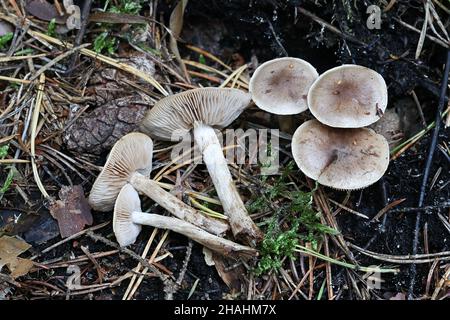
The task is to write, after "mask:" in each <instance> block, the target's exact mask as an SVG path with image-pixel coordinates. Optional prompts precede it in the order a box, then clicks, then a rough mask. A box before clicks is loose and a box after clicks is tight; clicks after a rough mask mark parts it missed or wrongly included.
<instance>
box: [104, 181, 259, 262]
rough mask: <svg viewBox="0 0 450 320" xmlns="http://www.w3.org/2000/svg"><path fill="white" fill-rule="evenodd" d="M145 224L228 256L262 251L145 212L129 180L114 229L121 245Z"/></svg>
mask: <svg viewBox="0 0 450 320" xmlns="http://www.w3.org/2000/svg"><path fill="white" fill-rule="evenodd" d="M141 225H148V226H152V227H156V228H162V229H168V230H171V231H174V232H176V233H180V234H182V235H184V236H186V237H188V238H190V239H192V240H194V241H196V242H198V243H200V244H202V245H203V246H205V247H207V248H209V249H211V250H214V251H216V252H219V253H221V254H223V255H226V256H232V257H233V256H235V257H237V256H246V257H252V256H256V255H257V253H258V252H257V251H256V250H255V249H253V248H250V247H246V246H243V245H240V244H237V243H235V242H232V241H230V240H227V239H224V238H221V237H218V236H215V235H212V234H210V233H208V232H206V231H205V230H202V229H201V228H199V227H196V226H194V225H193V224H190V223H189V222H186V221H183V220H180V219H177V218H172V217H166V216H161V215H158V214H150V213H145V212H141V201H140V199H139V195H138V193H137V192H136V190H135V189H134V188H133V187H132V186H131V185H130V184H128V183H127V184H125V185H124V186H123V187H122V189H121V190H120V192H119V195H118V196H117V200H116V204H115V206H114V218H113V229H114V234H115V235H116V239H117V242H118V243H119V244H120V246H122V247H124V246H127V245H130V244H132V243H134V242H135V241H136V238H137V236H138V235H139V233H140V231H141Z"/></svg>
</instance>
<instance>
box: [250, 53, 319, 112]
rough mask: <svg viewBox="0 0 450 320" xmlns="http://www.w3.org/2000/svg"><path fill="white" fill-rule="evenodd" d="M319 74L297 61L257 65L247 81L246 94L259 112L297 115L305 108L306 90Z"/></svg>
mask: <svg viewBox="0 0 450 320" xmlns="http://www.w3.org/2000/svg"><path fill="white" fill-rule="evenodd" d="M318 76H319V74H318V73H317V71H316V69H315V68H314V67H313V66H312V65H311V64H310V63H308V62H306V61H305V60H302V59H298V58H291V57H286V58H278V59H273V60H269V61H267V62H265V63H263V64H262V65H260V66H259V67H258V68H257V69H256V70H255V72H254V73H253V76H252V78H251V79H250V84H249V91H250V93H251V95H252V99H253V101H254V102H255V104H256V105H257V106H258V107H259V108H260V109H262V110H264V111H267V112H270V113H274V114H280V115H287V114H297V113H300V112H303V111H305V110H307V109H308V104H307V94H308V90H309V88H310V87H311V85H312V84H313V82H314V81H315V80H316V79H317V77H318Z"/></svg>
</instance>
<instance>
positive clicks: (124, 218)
mask: <svg viewBox="0 0 450 320" xmlns="http://www.w3.org/2000/svg"><path fill="white" fill-rule="evenodd" d="M141 211H142V210H141V200H140V199H139V195H138V193H137V191H136V190H135V189H134V188H133V187H132V186H131V185H130V184H128V183H127V184H126V185H124V186H123V187H122V189H121V190H120V192H119V194H118V196H117V200H116V203H115V205H114V217H113V230H114V234H115V236H116V239H117V242H118V243H119V244H120V246H121V247H125V246H127V245H129V244H132V243H134V242H135V241H136V238H137V236H138V235H139V233H140V232H141V225H140V224H136V223H134V222H133V218H132V214H133V212H141Z"/></svg>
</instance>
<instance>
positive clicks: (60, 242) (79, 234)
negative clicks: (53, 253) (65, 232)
mask: <svg viewBox="0 0 450 320" xmlns="http://www.w3.org/2000/svg"><path fill="white" fill-rule="evenodd" d="M107 224H109V221H107V222H103V223H101V224H99V225H96V226H93V227H90V228H88V229H84V230H82V231H80V232H77V233H75V234H74V235H71V236H70V237H67V238H65V239H63V240H61V241H59V242H57V243H55V244H53V245H51V246H50V247H47V248H45V249H44V250H42V251H41V252H40V253H39V254H37V255H35V256H33V257H31V258H30V260H35V259H36V258H37V257H39V256H40V255H42V254H44V253H47V252H49V251H50V250H53V249H55V248H56V247H59V246H60V245H62V244H64V243H66V242H68V241H70V240H73V239H76V238H78V237H79V236H82V235H83V234H85V233H87V232H90V231H94V230H98V229H101V228H103V227H104V226H106V225H107Z"/></svg>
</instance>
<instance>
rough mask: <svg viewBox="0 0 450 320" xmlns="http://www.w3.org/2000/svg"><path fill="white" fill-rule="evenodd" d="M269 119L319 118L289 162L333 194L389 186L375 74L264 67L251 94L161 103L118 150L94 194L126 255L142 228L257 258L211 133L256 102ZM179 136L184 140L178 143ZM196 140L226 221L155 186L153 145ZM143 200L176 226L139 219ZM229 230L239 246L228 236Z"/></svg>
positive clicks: (298, 135) (292, 63)
mask: <svg viewBox="0 0 450 320" xmlns="http://www.w3.org/2000/svg"><path fill="white" fill-rule="evenodd" d="M251 100H253V101H254V102H255V104H256V105H257V106H258V107H259V108H261V109H262V110H265V111H267V112H270V113H274V114H277V115H292V114H298V113H301V112H304V111H306V110H308V109H309V110H310V111H311V113H312V114H313V116H314V117H315V118H316V119H313V120H309V121H306V122H305V123H303V124H302V125H301V126H300V127H299V128H297V130H296V131H295V133H294V136H293V139H292V154H293V156H294V159H295V161H296V163H297V165H298V167H299V168H300V170H301V171H302V172H303V173H304V174H305V175H307V176H308V177H310V178H312V179H315V180H317V181H318V182H319V183H321V184H323V185H325V186H329V187H332V188H336V189H346V190H353V189H360V188H364V187H366V186H368V185H370V184H372V183H374V182H376V181H377V180H378V179H380V178H381V177H382V175H383V174H384V172H385V171H386V169H387V166H388V164H389V145H388V142H387V141H386V139H385V138H384V137H383V136H381V135H379V134H377V133H376V132H375V131H373V130H372V129H369V128H364V127H366V126H368V125H371V124H373V123H374V122H376V121H377V120H378V119H380V118H381V117H382V115H383V114H384V111H385V109H386V106H387V88H386V84H385V82H384V79H383V77H382V76H381V75H379V74H378V73H377V72H375V71H373V70H371V69H368V68H365V67H362V66H357V65H343V66H340V67H337V68H334V69H331V70H328V71H327V72H325V73H323V74H322V75H320V76H319V74H318V73H317V71H316V69H315V68H314V67H313V66H312V65H311V64H309V63H308V62H306V61H304V60H301V59H297V58H280V59H274V60H271V61H268V62H266V63H264V64H262V65H261V66H259V67H258V68H257V69H256V71H255V72H254V74H253V76H252V78H251V79H250V83H249V93H247V92H244V91H242V90H238V89H229V88H198V89H192V90H187V91H184V92H182V93H178V94H174V95H171V96H168V97H165V98H163V99H161V100H159V101H158V102H157V103H156V104H155V105H154V106H153V107H152V108H151V109H150V110H148V111H147V113H146V116H145V118H144V120H143V121H142V123H141V126H140V129H141V131H142V132H143V133H138V132H134V133H130V134H127V135H125V136H124V137H122V138H121V139H120V140H119V141H118V142H117V143H116V144H115V145H114V147H113V148H112V150H111V152H110V154H109V156H108V159H107V161H106V163H105V166H104V168H103V170H102V172H101V173H100V175H99V176H98V177H97V180H96V181H95V183H94V185H93V187H92V190H91V192H90V195H89V202H90V204H91V206H92V208H93V209H95V210H97V211H110V210H112V209H114V219H113V227H114V233H115V235H116V238H117V241H118V242H119V244H120V245H121V246H126V245H129V244H132V243H134V242H135V240H136V237H137V236H138V234H139V233H140V230H141V226H142V225H150V226H154V227H158V228H164V229H169V230H172V231H174V232H178V233H181V234H184V235H186V236H188V237H190V238H191V239H193V240H194V241H196V242H198V243H200V244H202V245H204V246H206V247H208V248H210V249H211V250H214V251H216V252H218V253H221V254H224V255H228V256H232V257H235V256H239V257H248V256H255V255H257V251H256V250H255V249H254V248H255V247H256V246H257V244H258V243H259V242H260V241H261V240H262V238H263V234H262V232H261V231H260V229H259V228H258V227H257V226H256V224H255V223H254V222H253V220H252V219H251V217H250V216H249V214H248V212H247V210H246V208H245V205H244V202H243V201H242V198H241V196H240V194H239V192H238V190H237V188H236V185H235V184H234V182H233V178H232V176H231V173H230V171H229V169H228V163H227V161H226V159H225V157H224V154H223V150H222V147H221V144H220V142H219V139H218V137H217V136H216V133H215V131H214V129H222V128H225V127H226V126H228V125H230V124H231V123H232V122H233V121H234V120H235V119H236V118H238V117H239V115H240V114H241V113H242V112H243V111H244V110H245V108H247V106H248V105H249V104H250V101H251ZM180 133H181V134H180ZM191 133H192V134H193V136H194V141H195V143H196V146H197V147H198V149H199V150H200V151H201V153H202V156H203V160H204V163H205V165H206V168H207V170H208V172H209V175H210V177H211V181H212V183H213V184H214V187H215V190H216V192H217V195H218V197H219V199H220V202H221V204H222V206H223V209H224V213H225V215H226V216H227V217H228V222H225V221H221V220H217V219H214V218H212V217H208V216H205V215H203V214H202V213H200V212H198V211H197V210H195V209H193V208H192V207H190V206H189V205H187V204H185V203H184V202H182V201H181V200H179V199H178V198H176V197H175V196H173V195H172V194H170V193H169V192H166V191H164V190H163V189H162V188H161V187H160V186H159V185H158V183H157V182H155V181H153V180H151V179H150V177H149V176H150V172H151V169H152V156H153V141H152V139H151V137H153V138H155V139H160V140H166V141H174V142H178V141H180V140H181V139H183V135H187V134H191ZM138 192H139V193H143V194H145V195H146V196H148V197H149V198H150V199H152V200H153V201H155V202H156V203H158V204H159V205H160V206H161V207H163V208H164V209H166V210H167V211H168V212H170V213H171V214H172V215H173V216H174V217H166V216H162V215H157V214H151V213H144V212H141V206H140V199H139V195H138ZM228 229H231V231H232V233H233V235H234V238H235V239H236V240H238V241H242V242H243V243H244V244H245V245H241V244H238V243H235V242H232V241H230V240H227V239H225V238H223V237H222V236H223V235H224V234H225V233H226V232H227V230H228Z"/></svg>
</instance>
